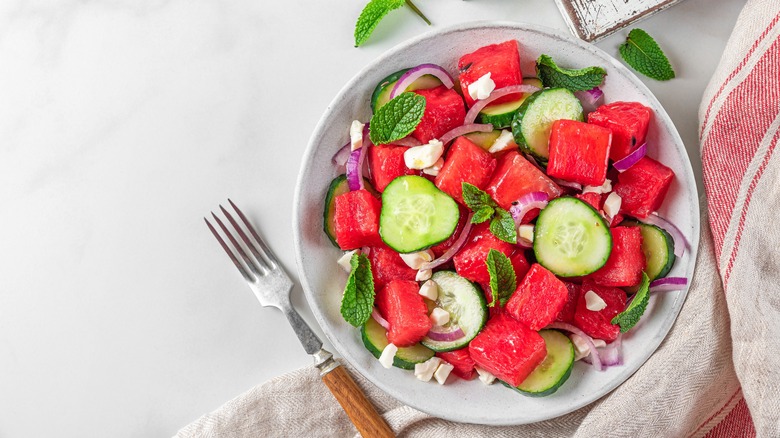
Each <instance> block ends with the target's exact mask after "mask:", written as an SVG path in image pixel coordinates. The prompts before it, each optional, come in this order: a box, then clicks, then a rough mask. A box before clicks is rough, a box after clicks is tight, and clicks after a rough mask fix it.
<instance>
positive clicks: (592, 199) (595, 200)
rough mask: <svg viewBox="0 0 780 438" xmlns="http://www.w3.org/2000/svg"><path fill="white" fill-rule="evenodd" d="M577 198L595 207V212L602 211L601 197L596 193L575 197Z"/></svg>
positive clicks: (581, 194)
mask: <svg viewBox="0 0 780 438" xmlns="http://www.w3.org/2000/svg"><path fill="white" fill-rule="evenodd" d="M574 197H575V198H577V199H579V200H580V201H585V202H587V203H588V205H590V206H591V207H593V209H594V210H596V211H600V210H601V195H599V194H598V193H594V192H588V193H580V194H578V195H575V196H574Z"/></svg>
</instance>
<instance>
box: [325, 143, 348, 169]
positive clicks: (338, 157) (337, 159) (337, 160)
mask: <svg viewBox="0 0 780 438" xmlns="http://www.w3.org/2000/svg"><path fill="white" fill-rule="evenodd" d="M351 145H352V144H351V143H347V144H345V145H344V146H342V147H341V149H339V150H338V151H337V152H336V153H335V154H333V158H331V160H330V161H331V163H333V164H334V165H336V166H343V165H345V164H347V160H348V159H349V154H350V153H351V152H352V151H350V148H349V147H350V146H351Z"/></svg>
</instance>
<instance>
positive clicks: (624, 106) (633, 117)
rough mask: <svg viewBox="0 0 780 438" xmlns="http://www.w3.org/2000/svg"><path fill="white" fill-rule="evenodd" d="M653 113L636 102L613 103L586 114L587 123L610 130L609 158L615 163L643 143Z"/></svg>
mask: <svg viewBox="0 0 780 438" xmlns="http://www.w3.org/2000/svg"><path fill="white" fill-rule="evenodd" d="M652 116H653V111H652V110H651V109H650V108H648V107H646V106H644V105H642V104H641V103H638V102H613V103H610V104H608V105H602V106H600V107H598V108H597V109H596V111H593V112H592V113H590V114H588V123H592V124H594V125H599V126H603V127H605V128H609V129H610V130H612V147H611V148H610V152H609V158H610V159H612V161H617V160H619V159H621V158H623V157H625V156H626V155H628V154H630V153H631V151H633V150H634V148H635V147H637V146H639V145H641V144H642V143H644V142H645V137H646V136H647V126H648V125H649V124H650V118H651V117H652Z"/></svg>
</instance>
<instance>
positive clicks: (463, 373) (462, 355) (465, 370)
mask: <svg viewBox="0 0 780 438" xmlns="http://www.w3.org/2000/svg"><path fill="white" fill-rule="evenodd" d="M436 356H437V357H439V358H440V359H441V360H443V361H445V362H447V363H448V364H450V365H452V366H453V367H455V368H453V369H452V374H455V375H456V376H458V377H460V378H461V379H463V380H472V379H473V378H475V377H477V370H476V369H475V368H474V366H475V365H476V363H475V362H474V359H472V358H471V356H469V349H468V347H466V348H461V349H460V350H453V351H448V352H446V353H436Z"/></svg>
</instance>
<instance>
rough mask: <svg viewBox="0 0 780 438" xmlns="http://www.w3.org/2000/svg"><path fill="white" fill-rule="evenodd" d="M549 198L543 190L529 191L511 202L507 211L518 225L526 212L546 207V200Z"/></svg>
mask: <svg viewBox="0 0 780 438" xmlns="http://www.w3.org/2000/svg"><path fill="white" fill-rule="evenodd" d="M549 200H550V195H548V194H547V193H545V192H531V193H528V194H526V195H523V196H521V197H520V199H518V200H517V201H516V202H513V203H512V207H511V208H510V209H509V213H510V214H511V215H512V218H513V219H514V220H515V224H516V225H518V226H519V225H520V224H521V223H522V221H523V216H525V215H526V213H528V212H529V211H531V210H533V209H535V208H544V207H547V202H548V201H549Z"/></svg>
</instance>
